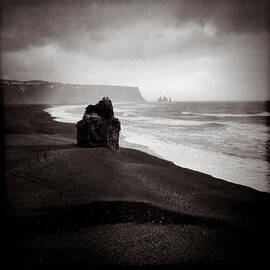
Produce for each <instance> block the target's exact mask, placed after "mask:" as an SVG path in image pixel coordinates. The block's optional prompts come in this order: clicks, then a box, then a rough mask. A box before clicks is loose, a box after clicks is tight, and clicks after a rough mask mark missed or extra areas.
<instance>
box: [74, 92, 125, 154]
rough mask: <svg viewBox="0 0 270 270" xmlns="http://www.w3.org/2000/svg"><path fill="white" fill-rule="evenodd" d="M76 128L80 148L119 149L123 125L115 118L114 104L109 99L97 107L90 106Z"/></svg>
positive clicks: (101, 101)
mask: <svg viewBox="0 0 270 270" xmlns="http://www.w3.org/2000/svg"><path fill="white" fill-rule="evenodd" d="M76 127H77V144H78V146H84V147H107V148H109V149H113V150H118V149H119V132H120V130H121V124H120V121H119V119H118V118H115V117H114V112H113V106H112V102H111V100H110V99H109V98H108V97H104V98H103V99H102V100H100V101H99V102H98V103H97V104H96V105H88V106H87V107H86V109H85V113H84V115H83V118H82V120H80V121H79V122H77V125H76Z"/></svg>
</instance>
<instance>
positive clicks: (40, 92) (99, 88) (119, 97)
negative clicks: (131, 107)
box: [0, 80, 144, 104]
mask: <svg viewBox="0 0 270 270" xmlns="http://www.w3.org/2000/svg"><path fill="white" fill-rule="evenodd" d="M0 93H1V96H2V100H3V102H4V103H5V104H10V103H11V104H12V103H17V104H19V103H39V104H84V103H87V104H89V103H95V102H96V101H97V100H99V99H101V98H102V97H104V96H108V97H109V98H110V99H111V100H112V102H125V101H129V102H140V101H144V99H143V97H142V95H141V93H140V91H139V89H138V88H137V87H127V86H107V85H80V84H64V83H52V82H45V81H14V80H0Z"/></svg>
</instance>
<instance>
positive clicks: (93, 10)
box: [1, 0, 269, 51]
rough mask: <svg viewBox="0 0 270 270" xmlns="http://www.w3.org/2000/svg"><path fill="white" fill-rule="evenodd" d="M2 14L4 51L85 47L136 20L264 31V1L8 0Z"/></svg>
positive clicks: (266, 8)
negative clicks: (34, 47)
mask: <svg viewBox="0 0 270 270" xmlns="http://www.w3.org/2000/svg"><path fill="white" fill-rule="evenodd" d="M1 19H2V21H1V50H3V51H19V50H22V49H25V48H28V47H29V46H43V45H46V44H52V43H55V44H57V45H59V46H60V47H62V48H64V49H67V50H73V49H76V50H82V51H85V50H92V49H93V47H94V46H95V44H97V43H99V42H103V40H104V38H106V37H107V38H108V35H109V34H110V31H112V34H111V35H113V34H114V32H113V31H117V30H119V29H120V30H121V29H125V28H126V27H128V26H131V27H134V25H136V24H137V23H138V22H141V21H144V22H149V21H150V22H151V21H152V22H153V25H154V24H155V23H156V22H158V21H159V22H160V23H162V24H163V25H166V26H168V27H175V28H176V29H178V28H181V27H182V26H183V25H185V24H187V23H195V24H199V25H202V26H203V25H206V24H210V25H212V26H213V27H215V30H216V31H217V33H219V34H233V33H235V34H238V33H246V32H260V31H269V1H267V0H259V1H251V0H249V1H248V0H194V1H190V0H186V1H177V0H164V1H162V0H158V1H157V0H152V1H140V0H134V1H131V0H130V1H127V0H125V1H124V0H118V1H117V0H111V1H109V0H107V1H98V0H96V1H87V0H81V1H80V0H78V1H75V0H73V1H72V0H59V1H51V0H50V1H34V0H28V1H27V0H25V1H22V0H20V1H19V0H18V1H14V0H13V1H12V0H7V1H1ZM159 26H160V25H157V27H159ZM140 31H144V29H143V28H142V29H141V30H140ZM150 31H151V30H150ZM145 34H146V35H147V34H148V33H147V28H146V29H145ZM110 38H111V39H113V36H111V37H110Z"/></svg>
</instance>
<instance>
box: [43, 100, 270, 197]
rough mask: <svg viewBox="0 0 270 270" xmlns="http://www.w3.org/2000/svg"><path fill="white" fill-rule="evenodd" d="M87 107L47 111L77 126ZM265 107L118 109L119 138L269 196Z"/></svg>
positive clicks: (269, 127)
mask: <svg viewBox="0 0 270 270" xmlns="http://www.w3.org/2000/svg"><path fill="white" fill-rule="evenodd" d="M85 107H86V104H85V105H76V106H56V107H52V108H48V109H46V111H47V112H49V113H50V114H51V115H52V117H54V119H55V120H56V121H60V122H70V123H76V122H77V121H78V120H80V119H81V118H82V115H83V113H84V110H85ZM269 107H270V106H269V103H267V102H172V103H154V102H152V103H151V102H144V103H116V104H114V111H115V115H116V117H118V118H119V120H120V121H121V126H122V130H121V135H122V136H123V139H124V140H125V141H126V142H129V143H132V144H131V145H132V147H133V148H138V149H141V147H139V146H140V145H142V146H144V147H146V151H147V149H149V151H151V153H155V154H156V155H158V156H159V157H162V158H164V159H166V160H170V161H172V162H174V163H175V164H176V165H179V166H181V167H185V168H189V169H193V170H196V171H200V172H204V173H207V174H210V175H213V176H215V177H217V178H221V179H224V180H227V181H230V182H234V183H237V184H241V185H246V186H249V187H252V188H255V189H257V190H261V191H266V192H270V167H269V162H270V157H269V147H270V144H269V134H270V110H269V109H270V108H269Z"/></svg>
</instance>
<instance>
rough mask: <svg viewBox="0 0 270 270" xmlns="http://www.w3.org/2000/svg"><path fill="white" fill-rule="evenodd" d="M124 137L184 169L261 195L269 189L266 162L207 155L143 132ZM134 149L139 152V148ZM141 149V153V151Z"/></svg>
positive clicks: (128, 131) (208, 153)
mask: <svg viewBox="0 0 270 270" xmlns="http://www.w3.org/2000/svg"><path fill="white" fill-rule="evenodd" d="M138 134H140V135H138ZM123 135H124V137H125V140H126V141H127V142H129V143H133V144H138V145H143V146H146V147H147V148H149V150H150V153H151V152H154V153H156V154H157V155H158V156H160V157H162V158H164V159H166V160H169V161H172V162H174V163H175V164H176V165H179V166H181V167H184V168H189V169H192V170H196V171H200V172H204V173H207V174H210V175H212V176H214V177H217V178H221V179H224V180H227V181H230V182H233V183H236V184H241V185H247V186H250V187H253V188H255V189H258V190H261V191H267V190H268V188H269V186H268V183H267V179H266V176H265V177H264V179H262V173H265V175H266V174H267V172H268V170H269V164H268V162H266V161H256V160H250V159H244V158H239V157H234V156H228V155H224V154H222V153H218V152H213V151H211V152H210V151H204V150H202V149H199V148H195V147H189V146H186V145H183V144H176V143H173V142H172V141H168V140H163V139H161V138H158V137H157V136H154V135H153V134H146V133H145V132H142V131H138V132H137V133H136V134H135V133H134V132H132V131H130V130H127V131H124V133H123ZM134 148H136V145H135V146H134ZM138 149H139V150H140V148H138ZM146 151H147V150H146Z"/></svg>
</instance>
